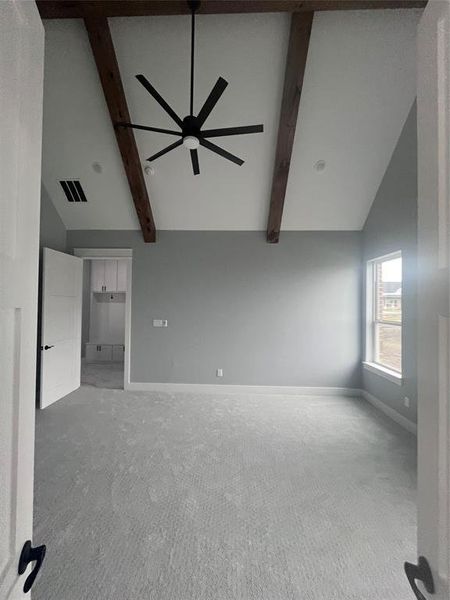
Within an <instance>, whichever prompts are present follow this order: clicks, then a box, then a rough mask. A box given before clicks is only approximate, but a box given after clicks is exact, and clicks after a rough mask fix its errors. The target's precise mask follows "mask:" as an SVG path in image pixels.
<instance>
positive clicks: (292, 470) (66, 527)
mask: <svg viewBox="0 0 450 600" xmlns="http://www.w3.org/2000/svg"><path fill="white" fill-rule="evenodd" d="M415 453H416V450H415V438H414V437H413V436H412V435H410V434H408V433H406V432H405V431H403V430H402V429H401V428H400V427H398V426H397V425H395V424H394V423H392V422H391V421H389V420H388V419H387V418H385V417H384V416H383V415H381V414H379V413H378V412H376V411H375V410H374V409H373V408H372V407H371V406H370V405H368V404H366V403H365V401H363V400H360V399H349V398H336V397H320V398H319V397H298V398H294V397H287V396H257V395H248V396H240V395H225V394H224V395H220V394H217V395H194V394H181V393H180V394H174V395H169V394H162V393H161V394H150V393H130V392H124V391H119V390H105V389H103V390H102V389H99V388H96V387H90V386H83V387H82V388H80V389H79V390H78V391H77V392H74V393H73V394H70V395H69V396H67V397H66V398H65V399H63V400H61V401H59V402H58V403H56V404H54V405H52V406H50V407H48V408H47V409H45V410H43V411H38V414H37V431H36V474H35V481H36V484H35V534H34V542H35V544H41V543H45V544H47V557H46V560H45V563H44V566H43V569H42V573H41V575H40V577H39V580H38V581H37V583H36V585H35V589H34V591H33V600H144V599H145V600H147V599H148V600H380V599H381V600H409V599H410V598H411V590H410V588H409V587H408V584H407V581H406V578H405V576H404V574H403V572H402V564H403V561H405V560H412V561H415V559H416V548H415V539H416V506H415V488H416V466H415Z"/></svg>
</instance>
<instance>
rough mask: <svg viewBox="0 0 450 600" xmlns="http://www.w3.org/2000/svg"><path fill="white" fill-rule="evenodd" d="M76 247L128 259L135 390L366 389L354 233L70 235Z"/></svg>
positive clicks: (357, 235) (358, 254)
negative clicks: (126, 252) (142, 385)
mask: <svg viewBox="0 0 450 600" xmlns="http://www.w3.org/2000/svg"><path fill="white" fill-rule="evenodd" d="M74 247H104V248H112V247H123V248H132V249H133V285H132V331H131V380H132V381H137V382H173V383H176V382H179V383H224V384H226V383H231V384H248V385H295V386H343V387H360V358H361V347H360V341H361V338H360V331H361V319H360V312H361V311H360V289H361V288H360V285H361V277H360V276H361V234H360V233H359V232H286V233H283V235H282V238H281V242H280V244H278V245H270V244H267V243H266V241H265V237H264V234H263V233H262V232H205V231H204V232H187V231H178V232H177V231H171V232H169V231H162V232H159V234H158V242H157V243H156V244H144V242H143V241H142V236H141V233H140V232H137V231H69V232H68V248H69V250H70V249H73V248H74ZM155 318H156V319H168V322H169V326H168V328H167V329H157V328H154V327H152V319H155ZM219 367H220V368H222V369H223V370H224V377H223V378H222V379H218V378H216V376H215V373H216V368H219Z"/></svg>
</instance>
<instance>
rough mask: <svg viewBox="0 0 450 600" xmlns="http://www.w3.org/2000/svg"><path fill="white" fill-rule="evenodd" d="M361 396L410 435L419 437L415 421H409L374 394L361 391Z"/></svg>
mask: <svg viewBox="0 0 450 600" xmlns="http://www.w3.org/2000/svg"><path fill="white" fill-rule="evenodd" d="M360 394H361V396H362V397H363V398H364V400H367V402H369V403H370V404H372V406H375V408H378V410H381V412H383V413H384V414H385V415H386V416H388V417H390V418H391V419H392V420H393V421H395V422H396V423H397V424H398V425H401V427H403V428H404V429H406V430H407V431H409V432H410V433H413V434H414V435H417V425H416V423H414V422H413V421H410V420H409V419H407V418H406V417H404V416H403V415H401V414H400V413H399V412H397V411H396V410H395V409H393V408H391V407H390V406H388V405H387V404H385V403H384V402H383V401H382V400H380V399H379V398H376V397H375V396H372V394H369V392H366V390H360Z"/></svg>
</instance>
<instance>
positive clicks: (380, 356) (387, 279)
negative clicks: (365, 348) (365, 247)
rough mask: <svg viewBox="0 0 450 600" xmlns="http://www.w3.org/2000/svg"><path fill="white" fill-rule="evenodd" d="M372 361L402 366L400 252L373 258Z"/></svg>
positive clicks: (400, 367) (390, 365) (385, 364)
mask: <svg viewBox="0 0 450 600" xmlns="http://www.w3.org/2000/svg"><path fill="white" fill-rule="evenodd" d="M371 264H372V268H373V271H372V275H373V315H372V319H373V333H372V342H373V348H372V361H373V362H375V363H378V364H380V365H382V366H384V367H387V368H389V369H393V370H394V371H398V372H399V373H400V372H401V370H402V257H401V254H400V253H397V254H395V255H390V256H389V257H385V258H380V259H377V260H375V261H372V263H371Z"/></svg>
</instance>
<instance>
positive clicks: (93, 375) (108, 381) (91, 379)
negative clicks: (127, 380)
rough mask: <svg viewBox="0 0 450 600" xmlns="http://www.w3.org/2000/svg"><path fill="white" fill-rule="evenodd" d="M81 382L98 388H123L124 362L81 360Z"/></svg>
mask: <svg viewBox="0 0 450 600" xmlns="http://www.w3.org/2000/svg"><path fill="white" fill-rule="evenodd" d="M81 384H82V385H93V386H95V387H98V388H106V389H111V390H123V362H122V363H118V362H117V363H115V362H111V363H110V362H105V363H87V362H85V361H84V360H83V361H82V362H81Z"/></svg>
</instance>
